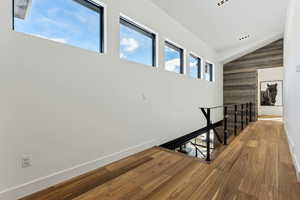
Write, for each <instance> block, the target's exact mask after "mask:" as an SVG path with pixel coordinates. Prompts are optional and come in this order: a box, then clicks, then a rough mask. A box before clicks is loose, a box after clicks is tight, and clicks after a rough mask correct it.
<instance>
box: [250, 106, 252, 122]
mask: <svg viewBox="0 0 300 200" xmlns="http://www.w3.org/2000/svg"><path fill="white" fill-rule="evenodd" d="M249 110H250V113H249V118H250V122H252V103H251V102H250V108H249Z"/></svg>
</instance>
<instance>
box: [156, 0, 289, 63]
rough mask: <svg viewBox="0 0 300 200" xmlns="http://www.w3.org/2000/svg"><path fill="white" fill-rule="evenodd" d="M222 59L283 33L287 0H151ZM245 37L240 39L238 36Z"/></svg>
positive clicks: (274, 38)
mask: <svg viewBox="0 0 300 200" xmlns="http://www.w3.org/2000/svg"><path fill="white" fill-rule="evenodd" d="M151 1H152V2H153V3H154V4H156V5H157V6H158V7H160V8H162V9H163V10H164V11H165V12H166V13H167V14H168V15H169V16H171V17H173V18H174V19H175V20H177V21H178V22H179V23H181V24H182V25H183V26H185V27H186V28H187V29H189V30H190V31H191V32H193V33H194V34H195V35H196V36H198V37H199V38H200V39H202V40H203V41H204V42H206V43H207V44H208V45H210V46H211V47H212V48H214V49H215V50H216V52H217V53H219V54H220V55H222V57H223V58H222V59H226V58H227V59H228V58H229V57H232V56H234V55H235V54H236V55H237V54H241V52H246V51H247V50H249V49H251V50H254V49H255V48H259V47H261V46H263V45H265V44H266V42H272V41H274V40H277V39H279V38H280V37H282V36H283V32H284V25H285V16H286V10H287V5H288V0H223V2H224V4H223V5H221V6H218V3H220V2H221V1H222V0H151ZM245 36H249V37H248V38H246V39H244V40H240V39H241V38H242V37H245Z"/></svg>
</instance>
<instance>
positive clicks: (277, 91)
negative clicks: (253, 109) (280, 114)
mask: <svg viewBox="0 0 300 200" xmlns="http://www.w3.org/2000/svg"><path fill="white" fill-rule="evenodd" d="M260 105H261V106H282V105H283V81H282V80H274V81H261V82H260Z"/></svg>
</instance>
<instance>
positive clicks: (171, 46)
mask: <svg viewBox="0 0 300 200" xmlns="http://www.w3.org/2000/svg"><path fill="white" fill-rule="evenodd" d="M164 47H165V48H166V47H169V48H171V49H173V50H175V51H177V52H179V54H180V57H179V58H180V72H179V74H184V56H185V55H184V49H183V48H181V47H179V46H178V45H176V44H174V43H173V42H170V41H169V40H165V46H164ZM164 52H165V49H164ZM165 58H166V57H164V62H165V63H164V64H165V69H166V60H165ZM175 73H176V72H175ZM177 74H178V73H177Z"/></svg>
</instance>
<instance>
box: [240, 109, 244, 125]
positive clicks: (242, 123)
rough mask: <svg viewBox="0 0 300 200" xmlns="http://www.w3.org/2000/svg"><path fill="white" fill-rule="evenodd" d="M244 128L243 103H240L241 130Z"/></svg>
mask: <svg viewBox="0 0 300 200" xmlns="http://www.w3.org/2000/svg"><path fill="white" fill-rule="evenodd" d="M243 129H244V104H242V105H241V130H243Z"/></svg>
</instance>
